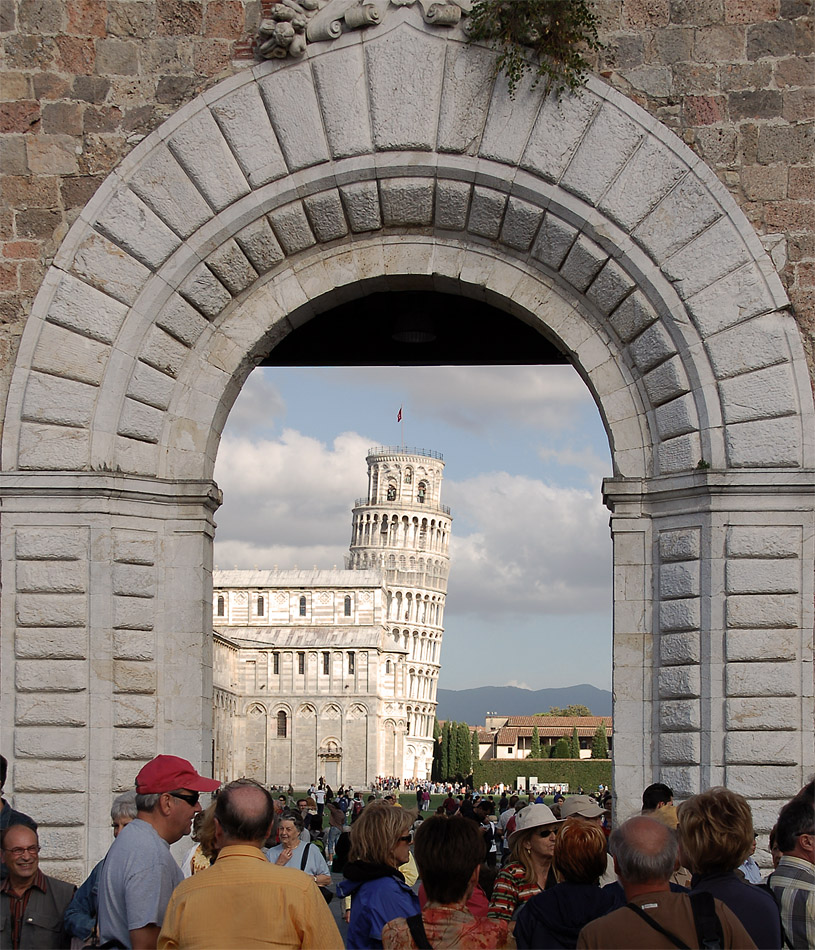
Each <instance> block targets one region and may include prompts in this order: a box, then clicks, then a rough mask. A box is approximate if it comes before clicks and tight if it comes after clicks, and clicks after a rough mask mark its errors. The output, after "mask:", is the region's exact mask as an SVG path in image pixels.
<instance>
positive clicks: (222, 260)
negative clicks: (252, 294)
mask: <svg viewBox="0 0 815 950" xmlns="http://www.w3.org/2000/svg"><path fill="white" fill-rule="evenodd" d="M207 267H208V268H209V269H210V270H211V271H212V272H213V273H214V274H215V276H216V277H217V278H218V280H220V282H221V283H222V284H223V285H224V286H225V287H226V289H227V290H228V291H229V292H230V293H231V294H232V295H233V296H235V297H237V296H238V294H240V293H242V292H243V291H244V290H246V288H247V287H250V286H251V285H252V284H253V283H254V282H255V281H256V280H257V278H258V275H257V271H256V270H255V269H254V267H252V265H251V264H250V263H249V261H248V260H247V259H246V257H245V255H244V253H243V251H242V250H241V249H240V248H239V247H238V245H237V244H236V243H235V242H234V241H231V240H230V241H227V242H226V243H225V244H222V245H221V247H219V248H218V250H217V251H215V253H214V254H210V256H209V257H208V258H207Z"/></svg>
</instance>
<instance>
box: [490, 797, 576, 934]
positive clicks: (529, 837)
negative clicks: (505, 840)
mask: <svg viewBox="0 0 815 950" xmlns="http://www.w3.org/2000/svg"><path fill="white" fill-rule="evenodd" d="M564 823H565V820H564V819H557V818H555V816H554V815H553V814H552V810H551V808H549V806H548V805H540V804H538V805H527V806H526V808H524V810H523V811H522V812H521V813H520V814H519V815H518V818H517V821H516V823H515V831H513V832H512V834H511V835H510V836H509V847H510V862H509V864H506V865H504V867H502V868H501V871H500V873H499V875H498V877H497V878H496V879H495V886H494V887H493V891H492V898H491V900H490V909H489V913H488V915H487V916H489V917H494V918H497V919H499V920H512V918H513V916H514V915H515V913H516V911H517V910H518V908H519V907H520V906H521V905H522V904H525V903H526V901H528V900H529V899H530V898H531V897H534V896H535V895H536V894H539V893H540V892H541V891H543V890H545V889H546V888H548V887H554V886H555V884H557V878H556V877H555V870H554V867H553V863H552V858H553V856H554V852H555V837H556V835H557V833H558V831H559V830H560V827H561V825H563V824H564Z"/></svg>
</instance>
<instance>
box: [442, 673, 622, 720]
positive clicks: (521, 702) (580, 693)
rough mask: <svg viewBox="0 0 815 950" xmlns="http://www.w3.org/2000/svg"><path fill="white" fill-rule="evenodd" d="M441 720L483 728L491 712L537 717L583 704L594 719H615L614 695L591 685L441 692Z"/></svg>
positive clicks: (496, 687) (481, 687)
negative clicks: (612, 715)
mask: <svg viewBox="0 0 815 950" xmlns="http://www.w3.org/2000/svg"><path fill="white" fill-rule="evenodd" d="M436 699H437V701H438V704H439V705H438V709H437V710H436V716H437V717H438V718H439V719H452V720H453V721H455V722H466V723H468V724H469V725H471V726H483V725H484V720H485V719H486V716H487V712H488V711H492V712H496V713H497V714H498V715H499V716H534V715H536V714H537V713H543V712H548V711H549V707H550V706H560V707H564V706H569V705H571V704H572V703H581V704H582V705H584V706H588V707H589V709H590V710H591V712H592V715H594V716H610V715H611V692H610V691H609V690H607V689H598V688H597V687H596V686H590V685H589V684H588V683H582V684H581V685H580V686H560V687H557V688H556V689H520V688H519V687H517V686H479V687H478V688H477V689H439V690H438V691H437V693H436Z"/></svg>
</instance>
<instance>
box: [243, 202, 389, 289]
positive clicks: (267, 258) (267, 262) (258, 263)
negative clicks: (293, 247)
mask: <svg viewBox="0 0 815 950" xmlns="http://www.w3.org/2000/svg"><path fill="white" fill-rule="evenodd" d="M374 191H376V186H375V185H374ZM235 242H236V243H237V245H238V247H239V248H240V249H241V250H242V251H243V253H244V254H245V255H246V257H247V258H248V260H249V262H250V263H251V265H252V267H254V269H255V270H256V271H257V272H258V274H265V273H266V271H268V270H271V269H272V268H273V267H274V266H275V264H279V263H280V261H282V260H283V258H284V256H285V255H284V254H283V248H281V246H280V244H278V241H277V238H276V237H275V236H274V232H273V231H272V228H271V226H270V224H269V222H268V221H267V220H266V218H258V220H257V221H253V222H252V223H251V224H247V226H246V227H245V228H243V229H242V230H240V231H238V233H237V234H236V235H235Z"/></svg>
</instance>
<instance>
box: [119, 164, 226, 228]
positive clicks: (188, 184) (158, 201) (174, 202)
mask: <svg viewBox="0 0 815 950" xmlns="http://www.w3.org/2000/svg"><path fill="white" fill-rule="evenodd" d="M130 187H131V188H132V189H133V191H135V192H136V194H137V195H138V196H139V197H140V198H141V199H142V201H143V202H144V203H145V204H146V205H148V207H150V208H152V209H153V211H155V213H156V214H157V215H158V216H159V217H160V218H161V220H162V221H164V222H165V223H166V224H168V225H169V226H170V227H171V228H172V229H173V230H174V231H175V232H176V233H177V234H180V235H181V236H182V237H184V238H187V237H189V236H190V235H191V234H194V233H195V231H197V230H198V228H200V227H201V226H202V225H204V224H206V222H207V221H209V219H210V218H211V217H212V209H211V208H210V206H209V205H208V204H207V203H206V201H205V200H204V198H203V197H202V195H201V192H200V191H198V189H197V188H196V187H195V185H194V184H193V183H192V181H190V178H189V176H188V175H187V173H186V172H185V171H184V169H183V168H182V167H181V166H180V165H179V164H178V161H177V160H176V158H175V156H174V155H173V154H172V153H171V152H170V151H169V149H167V148H162V149H156V151H155V153H154V154H153V155H151V157H150V159H149V161H147V162H145V163H144V164H143V165H141V166H140V167H139V169H138V170H137V171H136V173H135V174H134V175H133V177H132V178H131V180H130Z"/></svg>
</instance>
